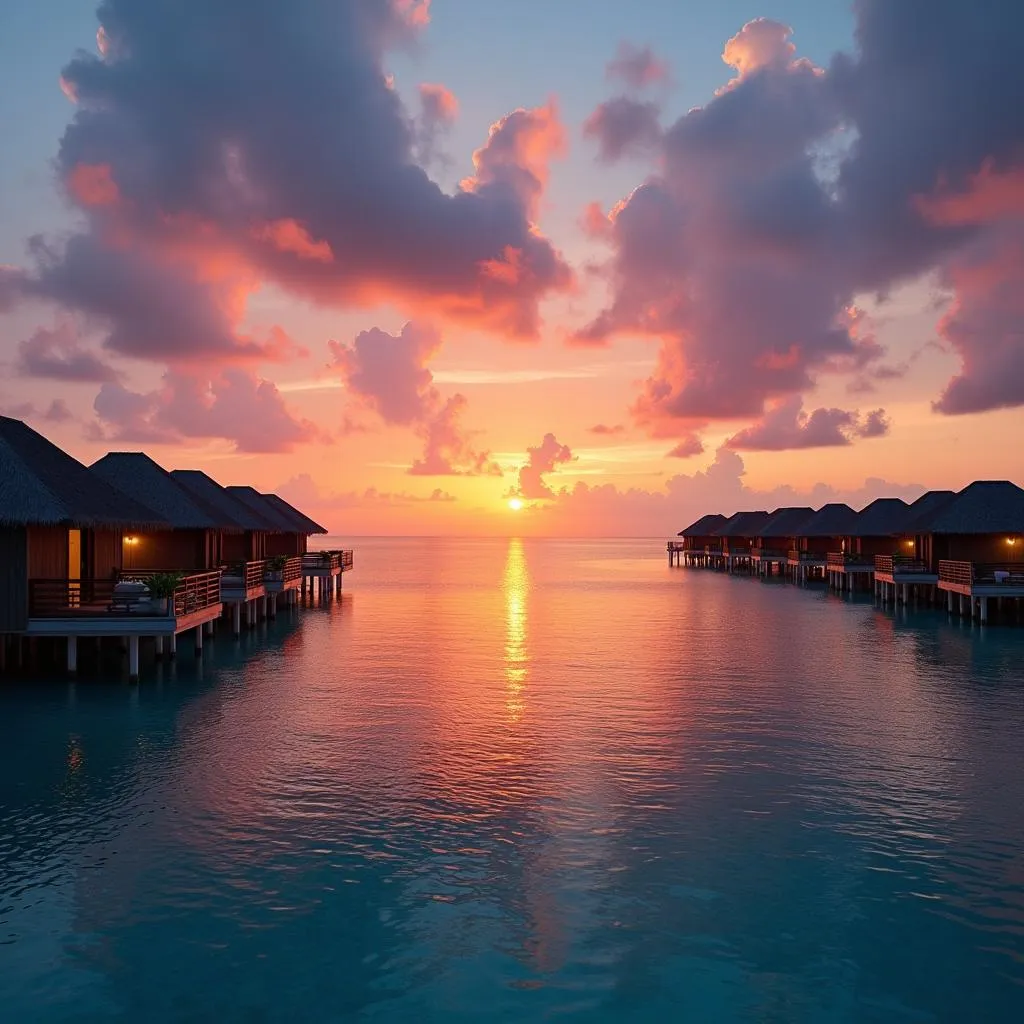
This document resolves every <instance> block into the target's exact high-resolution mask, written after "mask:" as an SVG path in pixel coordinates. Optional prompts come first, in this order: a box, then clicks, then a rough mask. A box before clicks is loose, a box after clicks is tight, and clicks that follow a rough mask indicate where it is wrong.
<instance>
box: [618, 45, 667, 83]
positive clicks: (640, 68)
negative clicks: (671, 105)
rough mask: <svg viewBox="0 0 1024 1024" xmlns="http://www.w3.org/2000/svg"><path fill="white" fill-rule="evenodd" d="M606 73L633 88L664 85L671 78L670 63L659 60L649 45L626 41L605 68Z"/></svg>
mask: <svg viewBox="0 0 1024 1024" xmlns="http://www.w3.org/2000/svg"><path fill="white" fill-rule="evenodd" d="M605 74H606V75H607V77H608V78H609V79H615V78H617V79H619V80H620V81H622V82H625V83H626V85H628V86H629V87H630V88H633V89H644V88H646V87H647V86H650V85H664V84H666V83H668V81H669V78H670V72H669V67H668V64H667V63H666V62H665V61H662V60H659V59H658V57H656V56H655V54H654V51H653V50H652V49H651V48H650V47H649V46H636V45H635V44H633V43H630V42H625V41H624V42H621V43H619V48H618V51H617V52H616V54H615V57H614V59H613V60H611V61H609V62H608V65H607V67H606V68H605Z"/></svg>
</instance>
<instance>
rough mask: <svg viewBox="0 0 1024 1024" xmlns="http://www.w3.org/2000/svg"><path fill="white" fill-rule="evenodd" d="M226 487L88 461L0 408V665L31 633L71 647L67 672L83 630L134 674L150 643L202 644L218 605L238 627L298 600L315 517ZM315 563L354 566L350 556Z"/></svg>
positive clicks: (128, 460)
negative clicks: (113, 648) (120, 652)
mask: <svg viewBox="0 0 1024 1024" xmlns="http://www.w3.org/2000/svg"><path fill="white" fill-rule="evenodd" d="M234 490H235V492H236V493H232V492H231V491H229V489H227V488H224V487H221V485H220V484H218V483H217V482H216V481H214V480H213V479H211V478H210V477H208V476H207V475H206V474H204V473H201V472H199V471H184V472H181V471H175V472H170V473H169V472H167V471H166V470H165V469H164V468H163V467H161V466H160V465H158V464H157V463H156V462H154V461H153V460H152V459H151V458H149V456H147V455H145V454H143V453H140V452H114V453H110V454H109V455H106V456H104V457H103V458H102V459H100V460H99V461H98V462H97V463H95V464H94V466H92V467H91V468H87V467H86V466H84V465H82V463H80V462H78V461H77V460H76V459H74V458H72V456H70V455H68V454H67V453H66V452H64V451H62V450H61V449H60V448H58V447H57V446H56V445H54V444H52V443H51V442H50V441H48V440H47V439H46V438H44V437H43V436H42V435H40V434H38V433H37V432H36V431H34V430H32V429H31V428H30V427H28V426H27V425H26V424H25V423H22V422H21V421H20V420H15V419H10V418H8V417H0V564H2V566H3V581H2V584H0V671H2V670H3V668H4V667H5V665H6V664H7V662H8V660H9V657H10V658H13V660H14V661H15V662H16V663H20V662H21V661H22V659H23V657H24V655H25V653H26V651H29V650H32V649H34V648H32V647H29V648H26V647H25V644H26V643H30V644H31V643H34V642H35V640H36V639H38V638H49V641H51V642H53V641H60V642H63V643H65V644H66V647H67V667H68V670H69V671H71V672H74V671H75V670H76V669H77V664H78V641H79V639H80V638H82V637H89V638H93V639H94V640H102V639H103V638H117V639H118V640H119V641H120V642H122V643H123V644H124V646H125V647H126V648H127V652H128V673H129V677H130V678H131V679H132V680H136V679H137V678H138V675H139V644H140V641H142V640H144V639H145V640H151V641H152V642H153V644H154V645H155V650H156V653H157V654H158V655H160V654H163V653H168V654H171V655H172V656H173V655H174V653H175V652H176V650H177V640H178V638H179V637H180V636H181V635H183V634H186V633H187V634H191V635H193V636H194V643H195V648H196V651H197V653H199V652H201V651H202V647H203V638H204V636H208V635H210V634H211V633H212V632H213V629H214V624H215V623H216V622H217V620H218V619H219V618H220V617H221V615H222V613H224V611H225V609H227V611H228V617H229V620H230V621H231V624H232V627H233V632H234V633H235V634H236V635H237V634H238V633H239V632H240V630H241V622H242V618H243V615H244V618H245V621H246V622H247V623H248V624H249V625H252V624H254V623H255V621H256V619H257V617H259V616H262V615H267V614H269V615H270V616H273V615H274V614H275V613H276V609H277V605H278V602H279V600H281V599H282V595H284V598H283V599H284V600H285V602H286V603H287V604H298V600H297V597H298V591H299V588H300V586H301V585H302V580H303V565H304V559H306V558H310V557H311V556H310V555H309V554H308V551H307V546H308V537H309V536H310V535H311V534H313V533H323V532H325V531H324V530H323V527H321V526H319V525H318V524H316V523H315V522H313V520H311V519H309V518H308V517H307V516H304V515H303V514H302V513H301V512H299V510H297V509H295V508H293V507H292V506H291V505H289V504H288V503H287V502H285V501H283V500H282V499H281V498H278V497H277V496H276V495H261V494H260V493H259V492H257V491H255V490H254V489H252V488H236V489H234ZM250 492H251V493H250ZM257 509H258V511H257ZM268 551H269V552H270V554H269V557H268ZM317 558H318V566H317V570H316V571H317V572H320V571H321V569H320V560H319V556H317ZM323 561H324V563H325V564H332V563H338V564H339V566H340V563H342V562H344V563H345V564H346V567H348V568H351V566H352V563H353V560H352V553H351V552H350V551H346V552H330V553H328V554H327V556H326V558H325V559H324V560H323ZM340 571H341V570H340V568H339V574H340ZM328 576H329V577H330V578H331V579H332V580H333V576H331V574H330V572H329V571H328Z"/></svg>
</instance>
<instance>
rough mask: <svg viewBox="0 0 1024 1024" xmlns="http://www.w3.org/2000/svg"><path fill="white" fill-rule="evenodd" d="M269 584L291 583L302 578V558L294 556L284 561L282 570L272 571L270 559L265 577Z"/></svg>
mask: <svg viewBox="0 0 1024 1024" xmlns="http://www.w3.org/2000/svg"><path fill="white" fill-rule="evenodd" d="M263 578H264V579H265V580H266V581H268V582H275V583H276V582H283V583H291V582H292V581H293V580H297V579H301V578H302V556H301V555H292V556H291V557H289V558H286V559H285V560H284V563H283V564H282V566H281V568H280V569H271V568H270V563H269V559H268V561H267V563H266V570H265V574H264V577H263Z"/></svg>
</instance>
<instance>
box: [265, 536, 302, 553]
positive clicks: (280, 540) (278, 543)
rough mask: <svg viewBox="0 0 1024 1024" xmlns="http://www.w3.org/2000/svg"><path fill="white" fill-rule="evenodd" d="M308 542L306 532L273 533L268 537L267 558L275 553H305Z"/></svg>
mask: <svg viewBox="0 0 1024 1024" xmlns="http://www.w3.org/2000/svg"><path fill="white" fill-rule="evenodd" d="M306 543H307V538H306V535H305V534H304V533H271V534H269V535H268V537H267V558H273V557H274V556H275V555H289V556H291V555H304V554H305V553H306Z"/></svg>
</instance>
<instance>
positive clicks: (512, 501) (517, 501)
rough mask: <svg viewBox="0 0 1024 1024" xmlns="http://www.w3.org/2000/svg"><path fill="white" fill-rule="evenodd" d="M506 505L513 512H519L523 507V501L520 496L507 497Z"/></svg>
mask: <svg viewBox="0 0 1024 1024" xmlns="http://www.w3.org/2000/svg"><path fill="white" fill-rule="evenodd" d="M508 507H509V508H510V509H512V511H513V512H521V511H522V509H523V501H522V499H521V498H509V499H508Z"/></svg>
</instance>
